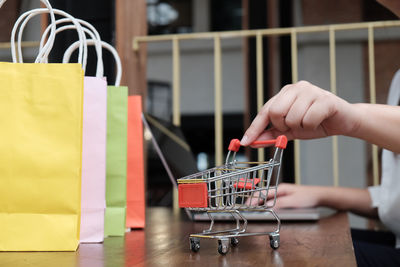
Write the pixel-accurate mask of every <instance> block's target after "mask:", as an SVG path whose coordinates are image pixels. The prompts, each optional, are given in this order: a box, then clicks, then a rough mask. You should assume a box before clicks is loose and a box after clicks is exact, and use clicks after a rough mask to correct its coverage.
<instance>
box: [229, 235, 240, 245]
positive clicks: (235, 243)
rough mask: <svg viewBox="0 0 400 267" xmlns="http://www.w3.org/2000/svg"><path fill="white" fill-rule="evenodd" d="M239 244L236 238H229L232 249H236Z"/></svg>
mask: <svg viewBox="0 0 400 267" xmlns="http://www.w3.org/2000/svg"><path fill="white" fill-rule="evenodd" d="M238 244H239V239H237V238H236V237H231V245H232V247H236V246H237V245H238Z"/></svg>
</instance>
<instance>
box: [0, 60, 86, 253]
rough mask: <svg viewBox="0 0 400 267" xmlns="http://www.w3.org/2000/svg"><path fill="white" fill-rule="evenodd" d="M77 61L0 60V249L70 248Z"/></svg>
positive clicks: (75, 229)
mask: <svg viewBox="0 0 400 267" xmlns="http://www.w3.org/2000/svg"><path fill="white" fill-rule="evenodd" d="M82 101H83V71H82V69H81V65H80V64H16V63H0V128H1V131H0V250H1V251H73V250H76V249H77V247H78V242H79V225H80V208H81V207H80V201H81V199H80V197H81V151H82Z"/></svg>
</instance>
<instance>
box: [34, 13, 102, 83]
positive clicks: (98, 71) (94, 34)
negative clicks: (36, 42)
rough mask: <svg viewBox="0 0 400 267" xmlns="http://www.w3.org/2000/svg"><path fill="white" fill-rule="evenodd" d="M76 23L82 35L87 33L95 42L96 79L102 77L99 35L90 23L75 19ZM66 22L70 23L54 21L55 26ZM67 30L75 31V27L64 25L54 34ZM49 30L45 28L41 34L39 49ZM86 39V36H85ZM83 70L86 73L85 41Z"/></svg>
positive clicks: (67, 20)
mask: <svg viewBox="0 0 400 267" xmlns="http://www.w3.org/2000/svg"><path fill="white" fill-rule="evenodd" d="M76 20H77V22H78V23H80V24H81V28H82V30H83V32H84V33H83V34H84V35H85V33H87V34H88V35H89V37H90V38H92V39H93V40H97V42H96V44H95V46H96V54H97V68H96V77H103V75H104V67H103V56H102V47H101V39H100V34H99V33H98V31H97V30H96V28H94V27H93V25H91V24H90V23H88V22H86V21H84V20H81V19H76ZM66 22H71V20H70V19H69V18H64V19H59V20H57V21H56V24H57V25H58V24H61V23H66ZM82 25H85V26H88V28H89V29H88V28H85V27H82ZM69 29H77V28H76V26H75V25H66V26H63V27H61V28H57V30H56V34H58V33H59V32H62V31H64V30H69ZM49 30H50V25H49V26H48V27H47V28H46V30H45V31H44V32H43V35H42V39H41V40H40V49H42V47H43V43H44V40H45V39H46V36H47V34H48V33H49ZM85 38H86V36H85ZM47 61H48V59H47V58H46V59H45V62H47ZM82 66H83V70H84V71H85V72H86V66H87V44H86V41H85V43H84V56H83V64H82Z"/></svg>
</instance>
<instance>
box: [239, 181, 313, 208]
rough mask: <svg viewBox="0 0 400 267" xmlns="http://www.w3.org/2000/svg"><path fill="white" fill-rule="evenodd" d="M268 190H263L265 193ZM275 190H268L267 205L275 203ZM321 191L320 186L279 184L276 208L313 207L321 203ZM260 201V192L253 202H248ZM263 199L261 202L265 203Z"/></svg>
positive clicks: (253, 203)
mask: <svg viewBox="0 0 400 267" xmlns="http://www.w3.org/2000/svg"><path fill="white" fill-rule="evenodd" d="M265 193H266V192H263V195H265ZM274 197H275V190H274V189H271V190H269V191H268V196H267V206H272V205H273V204H274ZM319 199H320V192H319V191H318V187H315V186H303V185H295V184H286V183H282V184H280V185H279V186H278V193H277V196H276V203H275V208H278V209H280V208H311V207H316V206H318V205H319ZM257 201H258V194H255V195H254V197H253V199H251V202H248V203H246V204H252V205H255V204H256V203H257ZM262 202H263V201H261V203H259V204H260V205H261V204H263V203H262Z"/></svg>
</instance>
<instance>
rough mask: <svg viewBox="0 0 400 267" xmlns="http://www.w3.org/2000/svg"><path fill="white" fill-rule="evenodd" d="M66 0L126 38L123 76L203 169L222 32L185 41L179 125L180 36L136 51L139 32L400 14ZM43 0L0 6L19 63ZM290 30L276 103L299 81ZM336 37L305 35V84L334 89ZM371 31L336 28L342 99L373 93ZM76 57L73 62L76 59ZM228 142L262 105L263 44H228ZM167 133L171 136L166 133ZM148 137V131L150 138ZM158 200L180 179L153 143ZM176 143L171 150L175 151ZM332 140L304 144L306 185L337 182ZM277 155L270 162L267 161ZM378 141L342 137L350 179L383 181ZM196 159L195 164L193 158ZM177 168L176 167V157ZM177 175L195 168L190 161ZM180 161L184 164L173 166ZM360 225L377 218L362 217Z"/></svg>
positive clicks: (277, 72) (281, 45)
mask: <svg viewBox="0 0 400 267" xmlns="http://www.w3.org/2000/svg"><path fill="white" fill-rule="evenodd" d="M50 3H51V4H52V5H53V7H55V8H59V9H62V10H65V11H67V12H69V13H71V14H72V15H73V16H76V17H79V18H82V19H84V20H86V21H88V22H90V23H92V24H93V25H94V26H95V27H96V28H97V30H98V31H99V33H100V35H101V38H102V39H103V40H104V41H106V42H108V43H111V44H112V45H114V46H116V48H117V50H118V52H119V54H120V56H121V59H122V63H123V67H124V70H123V82H122V84H125V85H128V86H129V89H130V94H141V95H142V96H143V101H144V107H145V112H146V113H147V114H149V115H151V116H153V118H155V119H156V120H157V121H158V122H160V123H161V124H162V125H163V126H164V127H165V128H167V129H169V130H170V131H172V132H174V133H175V134H176V135H178V136H179V137H180V138H182V139H183V140H184V141H186V142H187V144H188V145H189V147H190V149H191V155H192V158H191V159H188V158H186V157H184V156H183V158H182V159H179V160H178V163H176V164H177V165H176V166H178V167H179V165H181V166H184V165H188V164H192V165H194V166H191V167H192V169H193V168H196V169H198V170H202V169H206V168H209V167H212V166H214V165H215V157H214V151H215V143H214V69H213V62H214V61H213V60H214V50H213V49H214V48H213V40H212V39H210V40H187V41H181V42H180V54H181V62H180V64H181V80H180V83H181V96H180V100H181V107H180V111H181V124H180V127H173V125H172V87H173V84H172V81H173V73H172V67H171V66H172V53H171V51H172V44H171V42H153V43H148V44H141V45H140V49H139V51H138V52H134V51H133V49H132V41H133V38H134V37H136V36H143V35H164V34H180V33H198V32H214V31H236V30H246V29H266V28H282V27H298V26H311V25H326V24H337V23H354V22H366V21H382V20H395V19H397V18H396V17H395V16H394V15H393V14H392V13H390V12H389V11H387V10H386V9H385V8H383V7H382V6H380V4H378V3H377V2H376V1H375V0H353V1H346V0H336V1H330V0H297V1H296V0H214V1H212V0H147V1H146V0H135V1H132V0H115V1H110V0H80V1H72V0H51V1H50ZM33 7H39V1H30V0H9V1H7V2H6V4H5V5H4V7H3V8H2V9H0V42H1V43H2V44H3V46H0V48H2V49H0V60H1V61H10V60H11V56H10V50H9V48H7V46H6V44H7V42H9V40H10V32H11V28H12V25H13V24H14V21H15V20H16V18H17V17H18V16H19V14H20V13H21V12H24V11H25V10H28V9H31V8H33ZM47 21H48V18H47V17H46V16H38V17H36V18H34V19H33V20H32V21H31V23H29V24H28V28H27V29H26V30H25V33H24V36H23V40H24V41H38V39H39V36H40V32H41V31H42V30H43V29H44V28H45V27H46V25H47ZM289 37H290V36H283V37H264V38H263V58H262V60H263V64H264V68H263V79H264V98H265V100H268V99H269V98H270V97H271V96H273V95H274V94H276V93H277V92H278V91H279V90H280V88H281V87H282V86H284V85H285V84H288V83H291V80H292V73H291V48H290V38H289ZM399 37H400V30H399V29H397V28H390V29H385V28H382V29H376V30H375V74H376V89H377V103H385V102H386V96H387V91H388V88H389V85H390V81H391V78H392V76H393V75H394V73H395V72H396V70H397V69H399V65H400V60H399V58H400V49H399V47H400V41H399ZM328 38H329V36H328V33H309V34H302V35H301V36H298V40H297V42H298V67H299V80H308V81H310V82H312V83H314V84H316V85H318V86H320V87H322V88H326V89H329V86H330V78H329V73H330V72H329V39H328ZM366 38H367V30H355V31H351V32H337V33H336V64H337V69H336V72H337V88H338V92H337V93H338V95H339V96H340V97H342V98H344V99H346V100H348V101H349V102H366V101H369V80H368V71H369V70H368V47H367V39H366ZM76 40H77V34H76V33H75V32H73V31H69V32H64V33H61V34H59V35H57V38H56V43H55V46H54V48H53V50H52V53H51V54H50V61H51V62H60V61H61V58H62V55H63V52H64V51H65V50H66V48H67V47H68V46H69V45H70V44H71V43H73V42H74V41H76ZM36 53H37V48H35V47H33V48H25V49H24V59H25V61H26V62H32V61H34V58H35V55H36ZM89 53H90V54H89V61H88V70H87V75H94V73H95V66H96V56H95V53H94V49H93V48H90V49H89ZM74 60H75V61H76V54H75V58H72V60H71V61H74ZM104 61H105V75H106V76H107V79H108V80H109V81H110V83H112V82H113V81H114V78H115V77H114V72H115V68H114V62H113V58H112V57H111V55H109V54H105V55H104ZM222 66H223V68H222V70H223V71H222V77H223V80H222V84H223V140H224V145H223V147H224V149H226V148H227V146H228V143H229V141H230V140H231V139H232V138H239V139H240V138H241V137H242V135H243V133H244V131H245V129H246V128H247V127H248V126H249V124H250V122H251V120H252V119H253V118H254V117H255V115H256V113H257V105H256V88H257V86H256V78H257V77H256V40H255V38H232V39H223V40H222ZM159 135H160V136H158V139H159V140H158V141H160V142H162V138H163V137H162V133H161V134H159ZM145 136H147V137H148V134H147V135H145ZM147 141H148V142H146V150H145V154H146V157H147V162H146V170H147V175H146V179H147V204H148V205H149V206H171V205H172V187H171V182H170V180H169V178H168V175H167V173H166V171H165V169H164V167H163V165H162V164H161V161H160V159H159V157H158V155H157V153H156V151H155V150H154V147H153V145H152V143H151V142H149V140H148V139H147ZM162 149H163V152H165V153H166V154H165V155H166V157H167V158H169V159H168V160H169V161H173V159H171V158H175V159H177V158H179V157H182V153H180V152H179V151H178V152H176V151H175V152H174V148H162ZM168 149H169V150H168ZM331 150H332V147H331V140H330V139H329V138H327V139H321V140H313V141H301V155H300V158H301V177H302V183H303V184H318V185H332V152H331ZM268 155H269V154H268V152H266V158H267V159H268V158H269V156H268ZM370 155H371V153H370V146H369V145H368V144H366V143H364V142H362V141H359V140H355V139H351V138H347V137H339V166H340V173H339V177H340V185H342V186H352V187H365V186H368V185H370V184H371V183H372V176H371V156H370ZM239 157H242V158H245V159H248V160H255V159H256V157H257V153H256V151H252V150H244V151H243V152H241V153H240V155H239ZM188 160H189V162H191V163H187V162H188ZM174 166H175V165H174ZM178 167H176V169H175V170H174V173H175V174H176V175H181V176H183V175H186V174H189V173H187V172H190V170H191V169H190V168H189V169H188V168H186V169H185V168H183V169H184V170H179V168H178ZM174 168H175V167H174ZM293 169H294V163H293V144H292V142H290V144H289V147H288V149H287V150H286V151H285V155H284V163H283V175H282V179H283V181H285V182H293V180H294V171H293ZM351 223H352V224H353V225H357V226H361V227H362V226H366V225H367V222H366V221H364V220H361V219H359V218H357V217H355V216H352V217H351Z"/></svg>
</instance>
